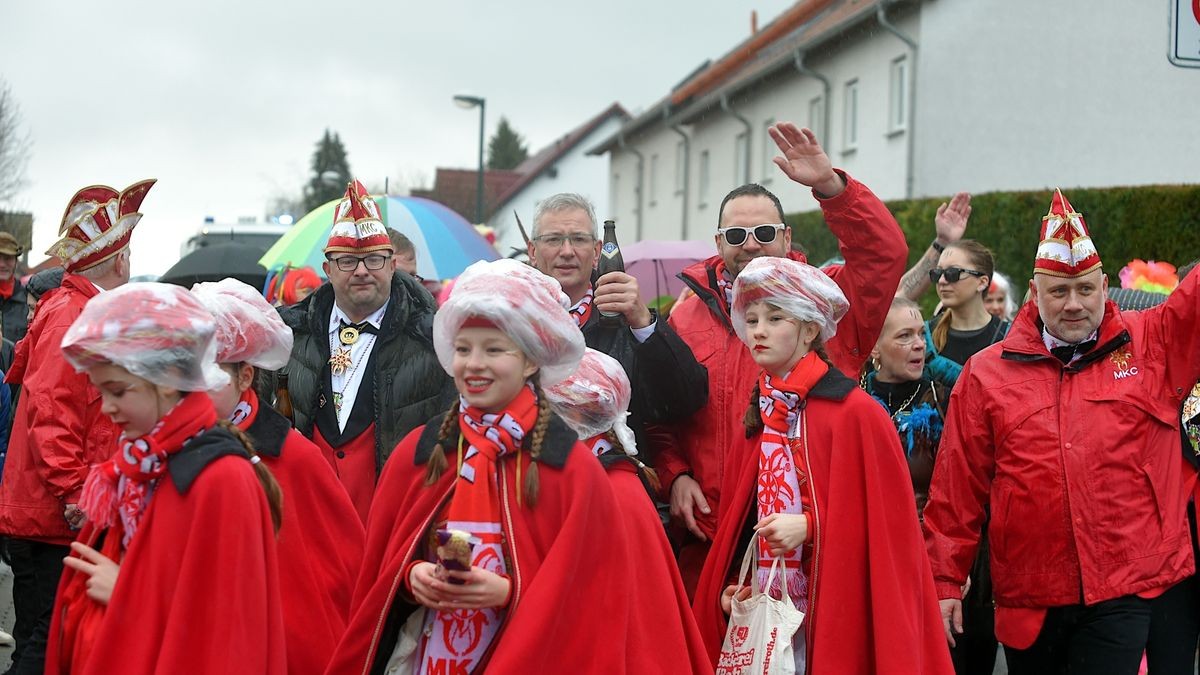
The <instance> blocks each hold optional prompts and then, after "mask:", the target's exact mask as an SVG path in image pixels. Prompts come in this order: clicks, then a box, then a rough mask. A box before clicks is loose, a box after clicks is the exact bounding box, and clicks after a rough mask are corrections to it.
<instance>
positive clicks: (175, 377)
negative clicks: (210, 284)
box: [62, 283, 229, 391]
mask: <svg viewBox="0 0 1200 675" xmlns="http://www.w3.org/2000/svg"><path fill="white" fill-rule="evenodd" d="M215 330H216V322H215V321H214V320H213V317H212V315H211V314H209V313H208V310H206V309H204V306H203V305H201V304H200V301H199V300H196V298H195V297H194V296H193V295H192V294H191V293H188V292H187V291H186V290H184V289H182V288H180V287H179V286H173V285H171V284H159V283H132V284H125V285H124V286H121V287H120V288H117V289H115V290H111V291H108V292H106V293H101V294H100V295H97V296H96V297H94V298H92V299H91V300H89V301H88V303H87V305H86V306H85V307H84V308H83V313H82V314H80V315H79V318H77V319H75V323H73V324H71V327H70V328H68V329H67V333H66V335H64V336H63V340H62V349H63V354H65V355H66V357H67V360H68V361H70V362H71V365H73V366H75V370H77V371H82V370H86V369H88V368H90V367H92V366H98V365H103V364H112V365H115V366H120V367H122V368H124V369H125V370H128V371H129V372H131V373H133V374H134V375H137V376H138V377H141V378H143V379H146V380H149V381H150V382H153V383H154V384H156V385H158V386H160V387H168V388H171V389H178V390H179V391H212V390H214V389H219V388H221V387H223V386H225V385H226V384H228V383H229V375H227V374H226V373H225V371H223V370H221V369H220V367H218V366H217V345H216V342H214V341H213V333H214V331H215Z"/></svg>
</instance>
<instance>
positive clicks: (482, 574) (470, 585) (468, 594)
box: [442, 567, 512, 609]
mask: <svg viewBox="0 0 1200 675" xmlns="http://www.w3.org/2000/svg"><path fill="white" fill-rule="evenodd" d="M446 575H447V576H449V577H451V578H454V579H459V580H461V581H462V583H461V584H451V583H446V584H445V585H446V589H445V590H444V591H443V592H442V597H443V598H444V599H445V602H444V606H446V607H448V608H451V609H486V608H489V607H503V606H504V605H505V604H506V601H507V600H508V592H509V589H510V588H511V587H512V581H511V580H510V579H508V578H507V577H502V576H500V575H499V574H496V573H495V572H489V571H487V570H485V569H483V568H482V567H472V568H471V571H470V572H454V571H450V572H447V573H446Z"/></svg>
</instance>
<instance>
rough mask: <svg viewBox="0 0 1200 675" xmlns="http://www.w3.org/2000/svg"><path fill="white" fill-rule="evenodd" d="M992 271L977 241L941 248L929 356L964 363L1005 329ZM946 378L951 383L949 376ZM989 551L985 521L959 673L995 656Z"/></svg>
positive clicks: (967, 602) (985, 668)
mask: <svg viewBox="0 0 1200 675" xmlns="http://www.w3.org/2000/svg"><path fill="white" fill-rule="evenodd" d="M995 272H996V267H995V261H994V259H993V258H992V252H991V251H990V250H988V248H987V247H986V246H984V245H983V244H980V243H979V242H977V241H974V240H971V239H960V240H958V241H956V242H954V243H953V244H950V245H948V246H946V249H945V250H944V251H942V255H941V257H940V258H939V259H938V266H937V267H935V268H933V269H932V270H930V271H929V280H930V281H932V282H933V284H934V286H935V287H936V288H937V293H938V297H939V298H941V300H942V305H943V306H944V307H945V310H944V311H943V312H942V313H941V314H939V315H938V316H935V317H933V318H932V319H930V320H929V321H928V322H926V323H925V341H926V345H927V346H926V349H927V350H928V352H929V353H930V354H931V355H932V358H933V359H937V358H938V357H941V358H940V359H938V360H939V361H942V362H944V361H945V360H949V361H952V362H954V363H956V364H959V365H962V364H965V363H966V362H967V359H969V358H971V357H972V356H974V355H975V354H976V353H977V352H979V351H982V350H983V349H985V348H987V347H989V346H991V345H992V344H994V343H996V342H999V341H1000V340H1002V339H1004V336H1005V335H1007V334H1008V328H1009V326H1010V325H1011V323H1010V322H1008V321H1005V320H1003V319H1001V318H999V317H997V316H993V315H992V314H990V313H989V312H988V310H987V305H986V304H985V299H986V298H987V294H988V289H989V288H990V287H991V284H992V278H993V277H994V275H995ZM955 379H957V377H956V376H955ZM949 384H951V386H953V381H950V383H949ZM988 556H989V549H988V544H987V523H986V522H985V523H984V524H983V528H982V534H981V536H980V544H979V550H978V552H977V553H976V556H975V564H974V566H973V567H972V568H971V575H970V577H969V578H968V590H967V591H966V595H965V596H964V598H963V628H964V630H963V634H962V635H961V636H959V637H958V638H957V644H956V646H955V647H954V648H953V649H951V656H952V658H953V659H954V669H955V671H956V672H957V673H959V674H960V675H962V674H964V673H982V672H987V673H990V672H992V668H993V667H994V665H995V661H996V638H995V630H994V625H995V624H994V622H995V618H994V617H995V612H994V609H993V607H992V574H991V566H990V564H989V562H988Z"/></svg>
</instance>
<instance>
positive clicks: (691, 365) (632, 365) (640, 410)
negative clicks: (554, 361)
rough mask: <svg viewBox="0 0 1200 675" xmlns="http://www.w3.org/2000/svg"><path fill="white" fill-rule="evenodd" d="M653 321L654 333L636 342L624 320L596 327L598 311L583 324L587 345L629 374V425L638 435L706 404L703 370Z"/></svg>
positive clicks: (658, 321)
mask: <svg viewBox="0 0 1200 675" xmlns="http://www.w3.org/2000/svg"><path fill="white" fill-rule="evenodd" d="M652 314H653V312H652ZM653 320H654V333H652V334H651V335H650V337H648V338H646V341H645V342H642V343H639V342H638V341H637V338H635V337H634V336H633V332H632V331H631V330H630V329H629V326H628V324H626V323H625V321H624V320H622V321H621V322H620V323H617V324H604V323H600V312H599V311H595V312H592V314H591V317H589V319H588V322H587V323H586V324H584V325H583V338H584V340H585V341H586V342H587V346H589V347H591V348H592V349H595V350H596V351H599V352H604V353H605V354H608V355H609V356H611V357H613V358H614V359H616V360H617V361H619V362H620V363H621V367H622V368H624V369H625V374H626V375H628V376H629V384H630V387H631V389H632V394H633V396H632V398H631V400H630V402H629V416H630V418H631V423H630V427H631V428H632V429H633V430H634V431H635V432H638V433H639V436H640V432H641V428H642V426H643V425H645V424H646V423H658V422H677V421H682V420H685V419H687V418H688V417H690V416H691V415H692V414H693V413H695V412H696V411H697V410H699V409H700V408H703V407H704V404H705V403H707V402H708V371H707V370H706V369H705V368H704V366H702V365H700V363H699V362H697V361H696V357H695V356H693V355H692V350H691V348H690V347H688V346H687V344H685V343H684V341H683V340H681V339H680V338H679V335H678V334H676V333H675V329H674V328H671V327H670V326H669V325H667V322H666V320H664V319H660V318H659V317H658V315H657V314H653ZM638 440H641V438H639V439H638Z"/></svg>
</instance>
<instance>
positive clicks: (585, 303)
mask: <svg viewBox="0 0 1200 675" xmlns="http://www.w3.org/2000/svg"><path fill="white" fill-rule="evenodd" d="M593 293H594V292H593V291H592V289H590V288H589V289H588V290H587V293H585V294H584V295H583V297H582V298H580V299H579V302H577V303H575V304H574V305H573V306H572V307H571V309H569V310H567V311H568V312H570V313H571V317H572V318H574V319H575V323H576V324H577V325H578V326H579V327H580V328H583V326H584V324H586V323H587V322H588V318H589V317H591V316H592V297H593Z"/></svg>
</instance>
